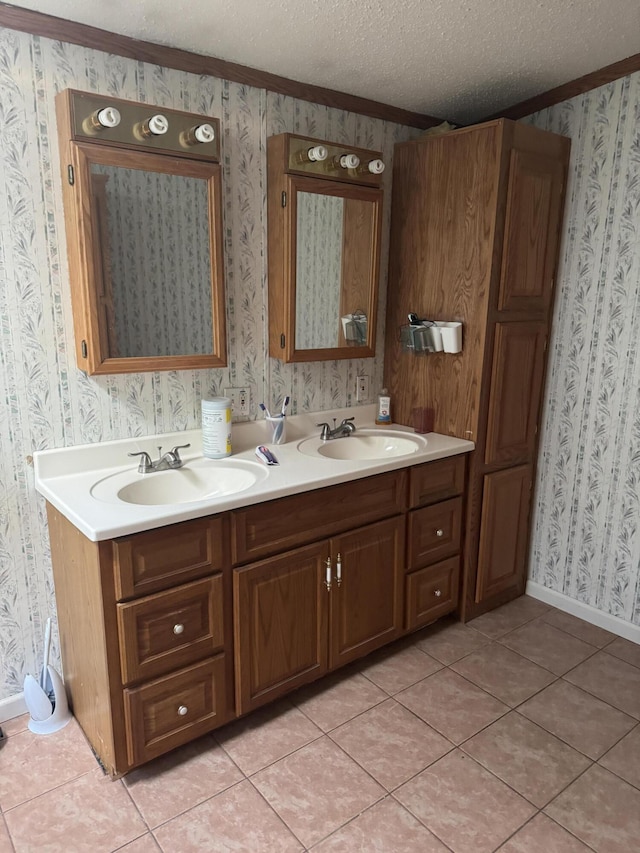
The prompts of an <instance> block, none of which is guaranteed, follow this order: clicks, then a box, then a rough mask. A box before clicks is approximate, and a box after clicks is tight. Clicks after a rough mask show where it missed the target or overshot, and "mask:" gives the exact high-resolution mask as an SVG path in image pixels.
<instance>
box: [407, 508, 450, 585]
mask: <svg viewBox="0 0 640 853" xmlns="http://www.w3.org/2000/svg"><path fill="white" fill-rule="evenodd" d="M461 533H462V498H452V499H451V500H448V501H441V502H440V503H437V504H433V505H432V506H428V507H424V508H423V509H416V510H413V511H412V512H410V513H409V516H408V524H407V566H408V568H409V569H420V568H422V567H423V566H428V565H429V564H430V563H437V562H439V561H440V560H443V559H444V558H445V557H451V556H453V554H457V553H458V551H459V550H460V536H461Z"/></svg>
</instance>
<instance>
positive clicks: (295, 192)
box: [267, 133, 384, 362]
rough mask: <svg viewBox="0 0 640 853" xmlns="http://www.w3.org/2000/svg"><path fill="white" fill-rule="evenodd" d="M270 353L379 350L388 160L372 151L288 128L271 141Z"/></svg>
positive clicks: (361, 354)
mask: <svg viewBox="0 0 640 853" xmlns="http://www.w3.org/2000/svg"><path fill="white" fill-rule="evenodd" d="M267 162H268V229H269V354H270V355H271V356H272V357H274V358H279V359H281V360H282V361H285V362H294V361H321V360H332V359H341V358H355V357H358V358H367V357H372V356H373V355H374V354H375V328H376V313H377V298H378V277H379V268H380V230H381V219H382V190H381V189H380V187H379V185H380V181H381V178H380V175H381V173H382V171H383V169H384V164H383V162H382V160H381V155H380V153H379V152H376V151H369V150H367V149H361V148H354V147H352V146H348V145H338V144H335V143H332V142H324V141H322V140H318V139H311V138H309V137H302V136H295V135H292V134H288V133H283V134H279V135H278V136H272V137H270V139H269V140H268V143H267Z"/></svg>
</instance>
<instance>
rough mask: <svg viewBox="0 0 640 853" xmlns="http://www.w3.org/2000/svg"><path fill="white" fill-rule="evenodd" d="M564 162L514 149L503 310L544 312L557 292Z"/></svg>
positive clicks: (501, 296)
mask: <svg viewBox="0 0 640 853" xmlns="http://www.w3.org/2000/svg"><path fill="white" fill-rule="evenodd" d="M563 174H564V164H563V163H562V162H560V161H559V160H557V159H552V158H550V157H546V156H542V155H539V154H533V153H531V152H528V151H526V152H525V151H512V152H511V168H510V170H509V189H508V193H507V214H506V222H505V237H504V254H503V259H502V276H501V281H500V292H499V296H498V309H499V310H500V311H527V312H529V313H535V312H538V313H540V314H544V313H546V312H547V311H548V309H549V305H550V304H551V298H552V296H553V285H554V272H555V262H556V255H557V245H558V241H559V239H560V233H559V226H560V218H561V214H562V210H561V202H562V200H563V198H564V195H563Z"/></svg>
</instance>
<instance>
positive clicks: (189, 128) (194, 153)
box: [64, 89, 220, 162]
mask: <svg viewBox="0 0 640 853" xmlns="http://www.w3.org/2000/svg"><path fill="white" fill-rule="evenodd" d="M64 96H65V97H66V99H67V100H68V112H69V115H70V117H71V127H72V139H73V140H74V141H76V142H80V141H84V142H94V143H97V144H101V145H113V146H122V147H125V146H126V147H127V148H140V149H142V150H147V151H163V152H165V153H167V152H169V153H172V154H175V155H177V156H181V157H188V158H189V159H194V160H208V161H214V162H219V160H220V142H219V140H220V121H219V120H218V119H216V118H212V117H210V116H203V115H199V114H197V113H187V112H182V111H179V110H170V109H162V111H160V110H159V109H158V107H156V106H153V105H150V104H142V103H138V102H136V101H126V100H122V99H120V98H110V97H106V96H104V95H95V94H93V93H91V92H79V91H77V90H75V89H67V90H66V91H65V92H64Z"/></svg>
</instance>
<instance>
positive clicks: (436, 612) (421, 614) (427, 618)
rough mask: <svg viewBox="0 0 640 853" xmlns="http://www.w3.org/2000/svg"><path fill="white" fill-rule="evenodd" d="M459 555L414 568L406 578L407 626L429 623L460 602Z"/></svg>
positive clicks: (412, 629)
mask: <svg viewBox="0 0 640 853" xmlns="http://www.w3.org/2000/svg"><path fill="white" fill-rule="evenodd" d="M459 578H460V558H459V557H452V558H451V559H449V560H444V561H443V562H442V563H438V564H437V565H435V566H429V567H428V568H425V569H420V571H417V572H412V573H411V574H410V575H407V579H406V627H407V630H408V631H415V629H416V628H421V627H423V626H424V625H429V624H430V623H431V622H434V621H435V620H436V619H439V618H440V617H441V616H444V615H445V614H446V613H451V611H452V610H455V608H456V605H457V603H458V585H459Z"/></svg>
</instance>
